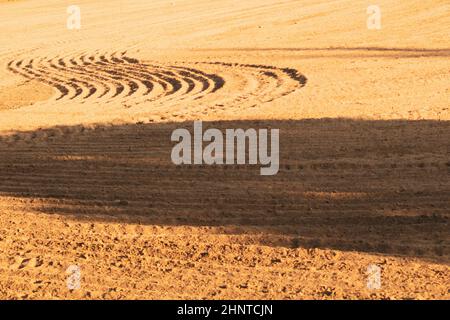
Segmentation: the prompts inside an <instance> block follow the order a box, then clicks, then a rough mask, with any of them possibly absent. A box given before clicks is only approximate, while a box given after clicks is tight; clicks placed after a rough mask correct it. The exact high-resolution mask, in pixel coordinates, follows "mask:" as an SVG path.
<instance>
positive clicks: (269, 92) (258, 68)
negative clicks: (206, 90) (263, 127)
mask: <svg viewBox="0 0 450 320" xmlns="http://www.w3.org/2000/svg"><path fill="white" fill-rule="evenodd" d="M204 63H205V64H210V65H219V66H224V67H227V68H247V69H250V70H252V71H253V72H257V76H258V77H261V76H262V77H265V78H267V79H268V80H269V79H276V81H277V84H276V85H275V87H272V86H271V85H267V86H266V87H265V88H266V89H263V88H260V89H258V94H252V93H251V94H250V95H251V96H252V97H256V98H257V100H258V101H260V102H263V103H264V102H270V101H273V100H275V99H277V98H280V97H283V96H286V95H288V94H290V93H293V92H295V91H296V90H297V89H299V88H302V87H304V86H305V85H306V82H307V78H306V77H305V76H303V75H302V74H301V73H300V72H299V71H298V70H296V69H293V68H278V67H275V66H268V65H261V64H239V63H227V62H204ZM261 82H268V81H266V80H261Z"/></svg>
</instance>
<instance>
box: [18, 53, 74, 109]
mask: <svg viewBox="0 0 450 320" xmlns="http://www.w3.org/2000/svg"><path fill="white" fill-rule="evenodd" d="M42 61H43V59H40V60H38V61H36V60H31V61H30V62H29V63H28V64H27V65H25V66H23V67H22V69H23V70H24V71H25V72H27V73H29V74H31V75H33V76H34V77H35V79H37V80H39V81H41V82H43V83H46V84H48V85H51V86H54V87H56V88H57V89H58V90H59V91H60V92H61V95H60V96H59V97H58V98H57V99H56V100H61V99H63V98H65V97H70V99H73V98H75V97H76V96H78V95H79V94H80V93H81V92H82V89H81V88H80V87H79V86H78V85H77V84H76V83H70V82H67V81H65V79H64V78H60V77H59V76H58V75H55V74H54V72H52V70H48V69H46V68H43V67H37V65H40V63H41V62H42ZM18 66H20V65H18Z"/></svg>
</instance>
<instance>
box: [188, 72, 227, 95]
mask: <svg viewBox="0 0 450 320" xmlns="http://www.w3.org/2000/svg"><path fill="white" fill-rule="evenodd" d="M180 68H181V69H184V70H186V71H189V72H191V73H194V74H197V75H200V76H203V77H205V78H207V79H209V80H210V81H211V82H212V83H213V84H214V86H213V88H212V90H211V93H214V92H216V91H217V90H219V89H221V88H223V86H224V85H225V79H224V78H222V77H221V76H219V75H217V74H209V73H206V72H204V71H201V70H198V69H194V68H190V67H180Z"/></svg>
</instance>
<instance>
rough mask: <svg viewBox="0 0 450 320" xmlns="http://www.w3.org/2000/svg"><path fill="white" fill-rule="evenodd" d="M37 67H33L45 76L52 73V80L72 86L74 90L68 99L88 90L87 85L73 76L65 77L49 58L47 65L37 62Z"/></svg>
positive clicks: (72, 98)
mask: <svg viewBox="0 0 450 320" xmlns="http://www.w3.org/2000/svg"><path fill="white" fill-rule="evenodd" d="M38 65H39V67H34V69H35V70H39V71H40V72H42V73H43V74H44V75H45V76H50V75H52V77H53V80H55V81H58V82H60V83H63V84H64V85H65V86H66V87H69V88H72V89H73V90H74V92H73V93H72V94H71V95H69V97H68V98H69V100H74V99H75V98H77V97H78V96H81V95H82V94H83V92H86V91H88V90H89V89H88V87H86V86H85V85H84V84H83V83H81V82H80V81H78V80H77V79H74V78H67V75H66V74H65V73H62V74H61V72H60V71H59V70H58V68H56V65H55V64H54V63H52V62H51V61H50V60H48V61H47V65H45V64H44V65H41V64H38Z"/></svg>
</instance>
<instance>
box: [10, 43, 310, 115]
mask: <svg viewBox="0 0 450 320" xmlns="http://www.w3.org/2000/svg"><path fill="white" fill-rule="evenodd" d="M7 68H8V70H10V71H11V72H13V73H16V74H18V75H21V76H23V77H25V78H26V79H29V80H31V79H36V80H38V81H41V82H43V83H46V84H48V85H50V86H52V87H54V88H56V89H57V90H58V91H59V93H60V94H59V96H58V97H57V98H56V100H61V99H68V100H76V101H81V102H82V103H84V102H85V101H92V102H94V103H113V102H116V101H122V102H123V104H122V105H123V106H125V107H127V108H129V107H131V106H140V105H142V103H146V102H151V103H152V107H155V108H158V109H159V108H160V107H164V106H166V105H167V103H168V102H170V103H175V104H178V103H180V102H181V101H186V100H189V101H190V102H192V101H194V100H199V99H203V98H206V97H208V96H209V95H211V94H215V96H214V101H215V106H213V107H210V108H209V109H217V107H223V106H225V105H227V106H228V107H231V108H234V107H236V108H237V107H239V108H248V107H254V106H256V105H258V104H263V103H267V102H270V101H273V100H275V99H278V98H281V97H283V96H286V95H288V94H290V93H292V92H294V91H296V90H298V89H299V88H301V87H303V86H305V85H306V81H307V79H306V78H305V77H304V76H303V75H302V74H300V73H299V72H298V70H296V69H292V68H278V67H275V66H268V65H257V64H239V63H230V62H173V63H167V64H163V63H161V64H160V63H157V62H148V63H147V62H141V61H139V60H138V59H135V58H132V57H128V56H126V52H120V53H118V52H114V53H112V54H107V53H102V52H98V51H96V52H94V53H92V54H88V53H79V54H78V55H75V56H65V57H62V56H57V57H53V58H48V57H44V58H34V59H31V60H17V61H15V60H13V61H10V62H9V63H8V64H7ZM228 82H229V85H227V87H226V88H225V89H224V90H221V89H223V88H224V87H225V85H226V83H228ZM219 90H220V91H221V93H217V92H219ZM216 93H217V94H216ZM202 108H207V107H201V106H199V109H202ZM199 112H203V113H205V112H209V111H205V110H203V111H202V110H200V111H199Z"/></svg>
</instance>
